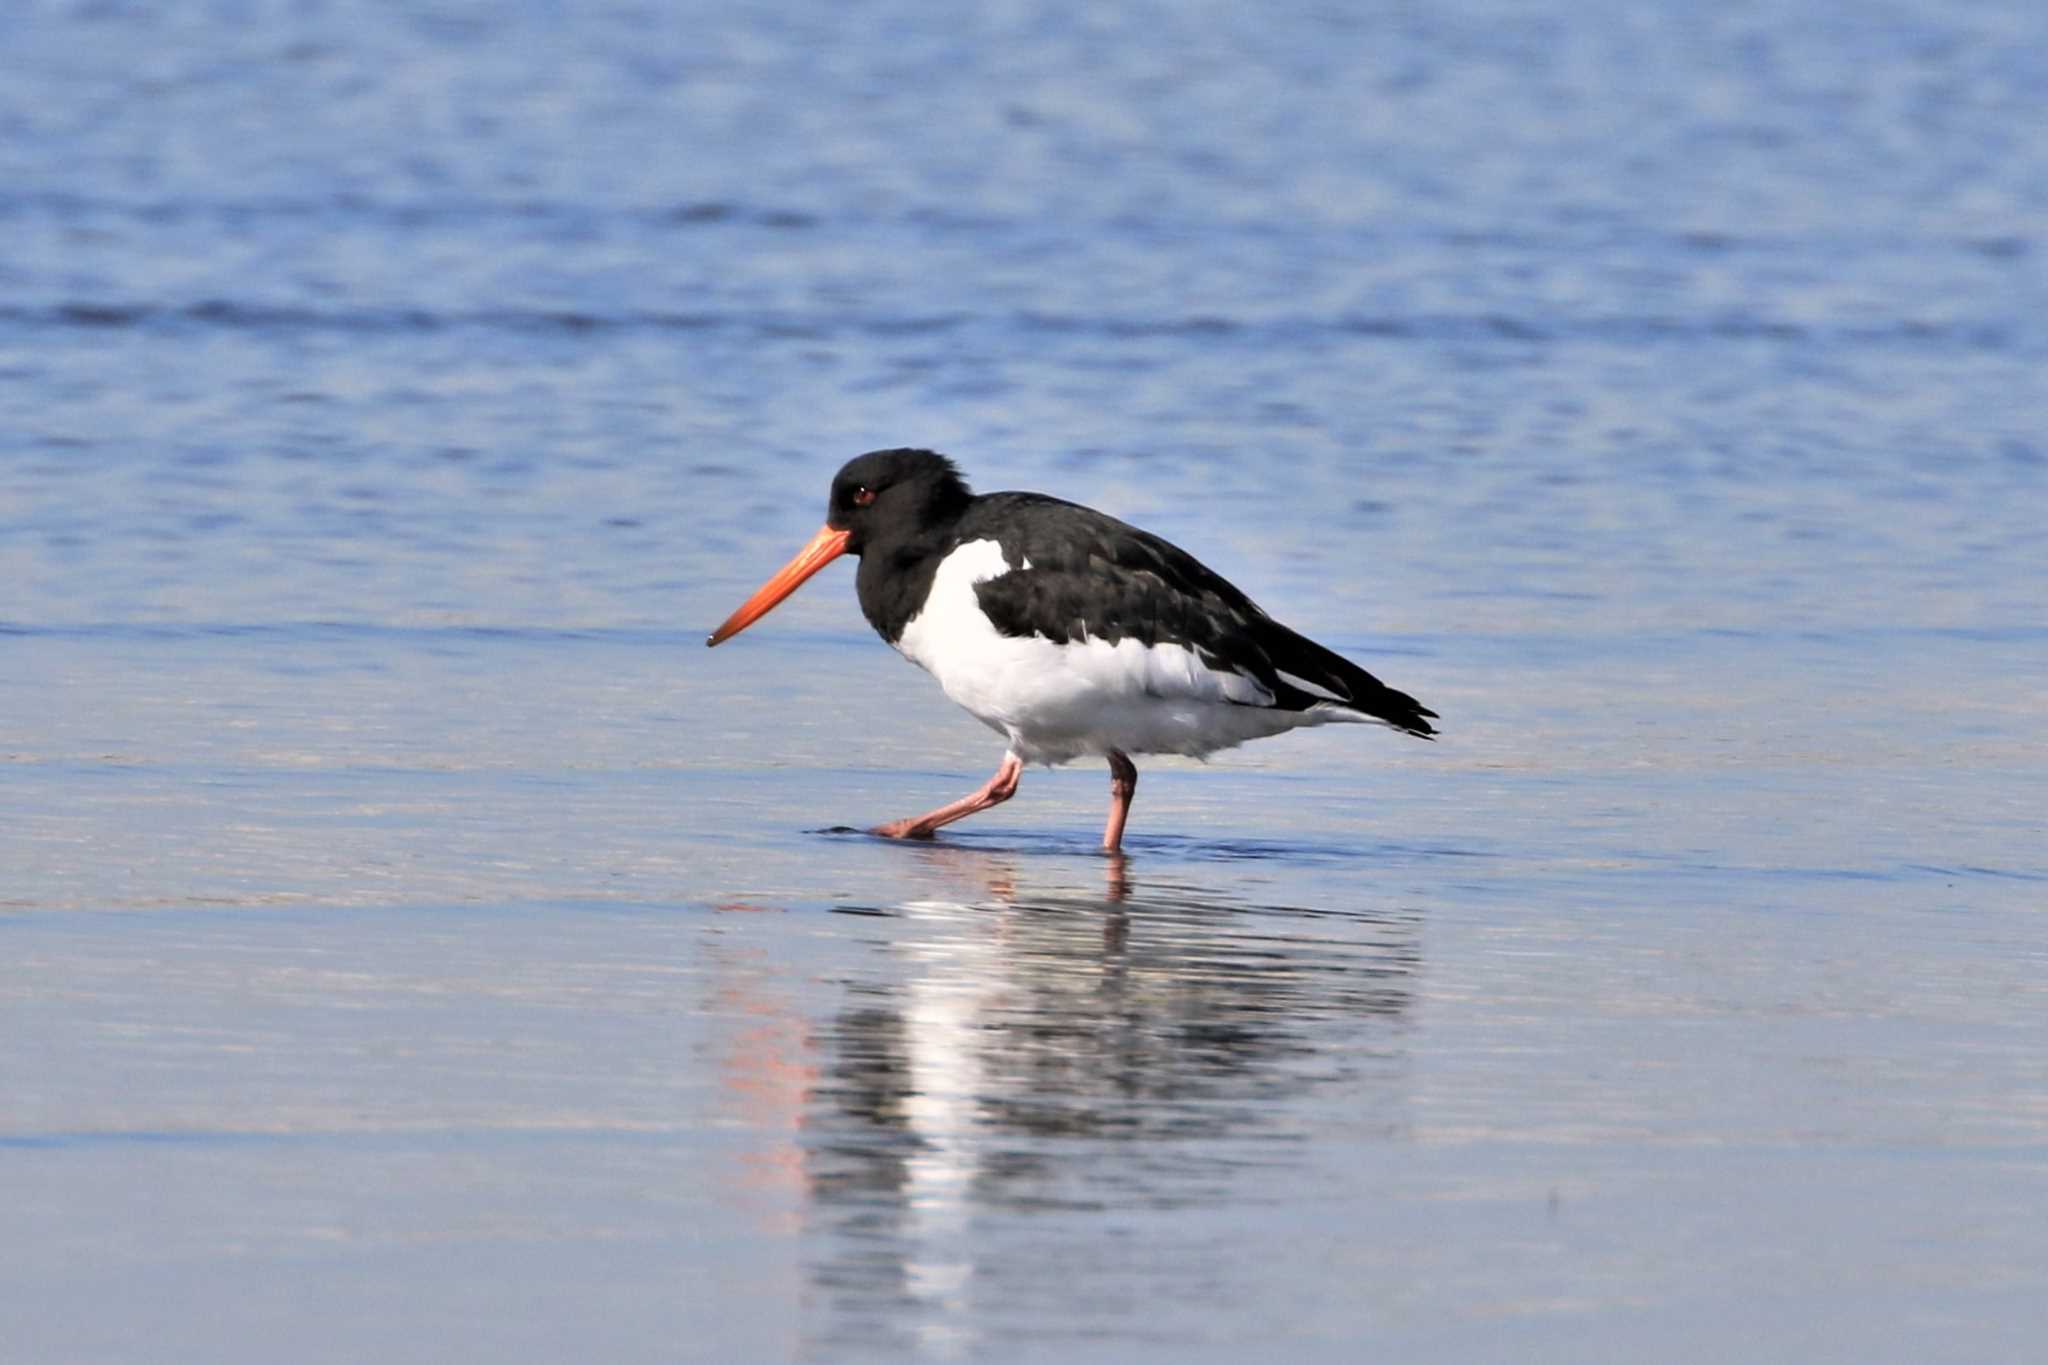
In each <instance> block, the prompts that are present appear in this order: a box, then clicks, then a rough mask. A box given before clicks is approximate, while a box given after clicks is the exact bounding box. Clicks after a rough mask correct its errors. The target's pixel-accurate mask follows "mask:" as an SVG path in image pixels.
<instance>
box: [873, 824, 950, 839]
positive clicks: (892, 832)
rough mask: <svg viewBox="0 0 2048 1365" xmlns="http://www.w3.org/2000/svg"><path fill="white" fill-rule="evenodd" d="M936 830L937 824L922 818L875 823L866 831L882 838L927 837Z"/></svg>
mask: <svg viewBox="0 0 2048 1365" xmlns="http://www.w3.org/2000/svg"><path fill="white" fill-rule="evenodd" d="M937 830H938V826H936V825H932V824H928V823H927V822H925V821H924V820H891V821H890V822H889V823H888V824H886V825H876V826H875V827H874V828H873V829H871V830H869V831H868V833H870V834H878V835H880V836H881V837H882V838H884V839H929V838H931V837H932V835H933V834H934V833H936V832H937Z"/></svg>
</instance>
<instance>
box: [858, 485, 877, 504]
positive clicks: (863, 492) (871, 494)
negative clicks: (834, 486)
mask: <svg viewBox="0 0 2048 1365" xmlns="http://www.w3.org/2000/svg"><path fill="white" fill-rule="evenodd" d="M874 500H875V490H874V489H872V488H857V489H855V490H854V492H853V505H854V506H855V507H866V506H868V505H869V504H871V503H872V502H874Z"/></svg>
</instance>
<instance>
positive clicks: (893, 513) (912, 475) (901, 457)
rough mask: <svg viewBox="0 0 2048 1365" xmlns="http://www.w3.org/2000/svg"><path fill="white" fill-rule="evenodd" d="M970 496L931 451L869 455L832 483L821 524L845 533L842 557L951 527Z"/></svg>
mask: <svg viewBox="0 0 2048 1365" xmlns="http://www.w3.org/2000/svg"><path fill="white" fill-rule="evenodd" d="M973 496H974V494H973V493H972V492H971V491H969V489H968V487H967V484H966V481H965V480H963V479H962V478H961V477H960V471H959V470H957V469H955V468H954V467H953V462H952V461H951V460H949V459H947V458H946V457H945V456H943V455H940V454H938V453H936V452H934V451H930V450H907V449H906V450H871V451H869V452H868V453H867V454H865V455H857V456H855V457H854V458H853V459H851V460H848V461H847V462H846V466H845V468H843V469H841V470H840V471H839V474H838V476H837V477H836V478H834V479H833V480H832V502H831V505H830V506H829V507H827V508H826V511H825V524H826V525H827V526H829V527H832V528H833V529H834V530H839V531H845V532H846V533H847V537H846V552H847V553H848V554H854V555H857V554H859V553H861V552H862V551H863V550H864V549H866V548H867V547H868V546H869V545H870V544H873V543H876V542H881V543H885V544H887V543H901V542H907V541H914V540H918V539H921V538H923V537H924V536H926V535H928V534H929V533H931V532H933V531H937V530H939V529H941V528H943V527H946V526H949V525H951V524H952V523H953V522H954V521H955V520H957V519H958V518H959V516H960V514H961V513H962V512H963V511H965V510H966V509H967V504H968V501H969V500H970V499H972V498H973Z"/></svg>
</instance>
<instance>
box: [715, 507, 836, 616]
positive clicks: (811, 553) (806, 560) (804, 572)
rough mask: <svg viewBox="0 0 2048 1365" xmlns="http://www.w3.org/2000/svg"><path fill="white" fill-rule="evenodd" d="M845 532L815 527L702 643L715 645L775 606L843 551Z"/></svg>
mask: <svg viewBox="0 0 2048 1365" xmlns="http://www.w3.org/2000/svg"><path fill="white" fill-rule="evenodd" d="M847 534H848V533H847V532H845V531H835V530H833V529H832V528H831V527H830V526H823V527H820V528H819V529H818V534H816V535H814V536H812V537H811V543H810V544H808V545H806V546H804V547H803V549H801V550H798V551H797V552H796V558H795V559H792V560H790V561H789V563H787V564H785V565H783V566H782V567H781V568H780V569H778V570H776V572H775V576H774V577H773V578H771V579H769V580H768V581H767V582H766V583H763V584H762V585H761V587H760V590H759V591H757V592H756V593H755V594H754V595H753V596H752V597H749V598H748V599H747V600H746V601H744V602H742V603H740V609H739V610H738V611H736V612H734V613H733V614H732V615H730V616H728V617H726V618H725V624H724V625H722V626H720V627H719V628H718V629H717V630H714V631H712V632H711V638H710V639H708V640H706V641H705V642H704V643H705V644H707V645H715V644H718V643H720V642H721V641H724V640H729V639H731V638H732V637H733V636H735V635H737V634H739V633H740V632H741V631H743V630H745V629H746V628H747V627H748V626H751V625H753V624H754V622H756V621H758V620H760V619H761V618H762V617H764V616H766V615H767V614H768V613H769V612H771V611H773V610H774V609H775V604H776V603H778V602H780V601H781V600H782V599H783V598H785V597H787V596H789V595H790V594H791V593H793V592H795V591H796V590H797V589H798V588H800V587H802V586H803V582H804V580H805V579H806V578H809V577H810V576H811V575H812V574H814V573H816V572H817V571H818V570H820V569H822V568H824V567H825V566H826V565H827V564H830V563H831V562H832V561H833V560H835V559H837V558H839V556H841V555H843V554H845V553H846V537H847Z"/></svg>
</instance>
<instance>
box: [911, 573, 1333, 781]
mask: <svg viewBox="0 0 2048 1365" xmlns="http://www.w3.org/2000/svg"><path fill="white" fill-rule="evenodd" d="M1030 567H1031V566H1030V563H1029V561H1026V562H1025V563H1024V564H1022V565H1021V566H1019V568H1018V570H1017V571H1018V572H1022V571H1025V570H1028V569H1029V568H1030ZM1010 572H1012V568H1011V566H1010V564H1009V563H1008V562H1007V561H1006V560H1005V559H1004V558H1003V551H1002V547H1001V546H1000V545H998V544H997V543H996V542H995V541H993V540H977V541H972V542H969V543H968V544H965V545H962V546H960V547H959V548H958V549H955V550H954V551H952V552H951V553H950V554H948V555H947V556H946V557H945V558H944V559H943V560H942V561H940V563H939V567H938V571H937V572H936V573H935V574H934V575H933V578H932V587H931V592H930V594H929V595H928V596H927V597H926V598H925V602H924V606H923V608H922V609H921V610H920V611H919V612H918V614H917V615H916V616H915V617H913V618H912V619H911V621H910V622H909V624H908V625H906V626H905V627H904V628H903V633H902V635H901V636H900V637H899V638H898V639H897V640H896V642H895V644H896V648H897V649H899V650H901V651H902V653H903V654H904V656H905V657H906V658H908V659H910V660H911V661H912V662H913V663H916V664H917V665H918V666H919V667H921V668H923V669H924V670H925V671H927V672H929V673H930V674H931V675H932V676H933V677H935V678H937V679H938V681H939V686H940V687H942V688H944V689H945V692H946V695H947V696H949V697H951V698H952V699H953V700H954V701H956V702H958V703H959V704H960V705H961V706H963V707H965V708H966V709H967V710H968V711H969V712H970V713H972V714H973V715H974V716H975V717H976V718H978V719H979V720H980V721H981V722H982V723H983V724H985V725H987V726H989V727H990V728H991V729H994V730H997V731H1000V732H1001V733H1003V734H1005V735H1007V736H1008V737H1009V740H1010V747H1011V749H1012V750H1013V751H1015V752H1016V753H1017V755H1018V756H1019V757H1021V758H1023V759H1025V760H1026V761H1029V762H1036V763H1060V762H1064V761H1066V760H1067V759H1070V758H1076V757H1078V756H1080V755H1082V754H1100V753H1105V752H1107V751H1108V750H1110V749H1118V750H1121V751H1122V752H1124V753H1127V754H1134V753H1178V754H1195V755H1200V754H1206V753H1211V752H1213V751H1215V750H1217V749H1223V748H1228V747H1229V746H1231V745H1233V744H1242V743H1243V742H1244V741H1246V740H1248V739H1256V738H1259V737H1261V736H1264V735H1272V734H1278V733H1279V732H1281V731H1282V730H1288V729H1292V728H1293V727H1294V726H1297V725H1305V724H1306V725H1314V724H1318V723H1320V722H1322V721H1324V720H1328V719H1336V718H1337V717H1334V716H1329V715H1321V714H1317V712H1320V711H1321V710H1322V708H1320V707H1318V708H1316V709H1315V710H1314V711H1310V712H1290V711H1276V710H1272V709H1269V708H1270V707H1271V706H1272V703H1273V696H1272V693H1270V692H1269V691H1267V690H1266V688H1264V687H1263V686H1261V685H1260V684H1259V682H1258V680H1257V679H1255V678H1251V677H1248V676H1246V675H1244V674H1242V673H1238V672H1236V671H1235V670H1232V669H1227V668H1215V667H1211V666H1210V665H1208V664H1205V663H1203V662H1202V661H1201V658H1200V657H1199V656H1198V655H1197V654H1196V653H1195V652H1194V651H1193V650H1191V649H1189V648H1187V647H1186V646H1184V645H1177V644H1165V643H1162V644H1153V645H1147V644H1145V643H1144V642H1142V641H1140V640H1137V639H1134V638H1131V637H1129V636H1126V637H1124V638H1123V639H1121V640H1118V641H1116V642H1115V643H1111V642H1110V641H1108V640H1101V639H1085V640H1077V641H1070V642H1068V643H1065V644H1057V643H1055V642H1053V641H1051V640H1049V639H1046V638H1045V637H1044V636H1042V635H1033V636H1008V635H1004V634H1002V633H1001V632H1000V631H998V630H997V629H996V628H995V625H994V623H993V622H991V621H990V620H989V618H988V616H987V614H986V613H984V612H983V611H982V608H981V603H980V602H979V600H977V599H976V597H975V594H974V586H975V584H977V583H981V582H985V581H987V580H988V579H991V578H998V577H1000V576H1002V575H1003V574H1006V573H1010Z"/></svg>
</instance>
